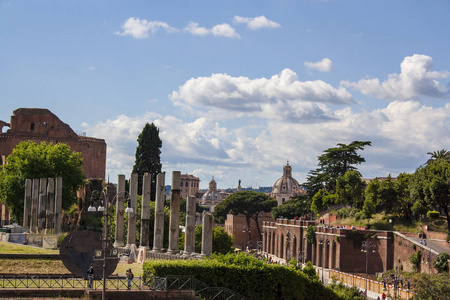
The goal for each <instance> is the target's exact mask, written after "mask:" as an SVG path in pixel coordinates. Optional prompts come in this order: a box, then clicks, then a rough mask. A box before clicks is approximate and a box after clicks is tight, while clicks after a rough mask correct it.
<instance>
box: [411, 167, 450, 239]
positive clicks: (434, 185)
mask: <svg viewBox="0 0 450 300" xmlns="http://www.w3.org/2000/svg"><path fill="white" fill-rule="evenodd" d="M413 177H415V178H416V179H417V180H411V182H413V183H418V186H412V185H410V188H411V198H412V199H413V200H414V201H415V202H416V203H415V204H414V205H417V206H421V207H422V210H424V211H428V210H433V209H434V208H435V207H439V208H440V209H441V210H442V211H443V212H444V214H445V216H446V217H447V232H448V233H450V213H449V209H448V207H449V205H450V162H449V161H447V160H444V159H437V160H434V161H433V162H431V163H428V164H427V165H426V166H424V167H419V168H418V169H417V170H416V172H415V173H414V175H413Z"/></svg>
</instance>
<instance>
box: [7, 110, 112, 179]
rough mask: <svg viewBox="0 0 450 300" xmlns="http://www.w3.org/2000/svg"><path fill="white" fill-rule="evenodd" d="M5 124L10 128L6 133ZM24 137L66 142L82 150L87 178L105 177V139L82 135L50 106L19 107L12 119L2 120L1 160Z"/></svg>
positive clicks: (77, 149)
mask: <svg viewBox="0 0 450 300" xmlns="http://www.w3.org/2000/svg"><path fill="white" fill-rule="evenodd" d="M5 126H7V127H9V129H8V130H7V131H6V132H4V133H3V127H5ZM22 141H33V142H36V143H41V142H46V143H47V144H50V143H53V144H56V143H64V144H67V145H68V146H69V147H70V149H71V150H72V151H76V152H80V153H81V157H82V158H83V160H84V163H83V170H84V174H85V175H86V177H87V178H88V179H102V180H103V179H104V178H105V168H106V143H105V140H104V139H97V138H92V137H85V136H79V135H78V134H76V133H75V132H74V131H73V130H72V129H71V128H70V126H69V125H67V124H66V123H63V122H62V121H61V120H60V119H59V118H58V117H57V116H56V115H54V114H53V113H52V112H51V111H49V110H48V109H41V108H19V109H16V110H15V111H14V112H13V116H11V122H10V123H6V122H4V121H0V156H1V157H2V163H4V162H5V159H6V157H7V156H8V155H9V154H11V152H12V151H13V149H14V148H15V147H16V145H17V144H19V143H20V142H22Z"/></svg>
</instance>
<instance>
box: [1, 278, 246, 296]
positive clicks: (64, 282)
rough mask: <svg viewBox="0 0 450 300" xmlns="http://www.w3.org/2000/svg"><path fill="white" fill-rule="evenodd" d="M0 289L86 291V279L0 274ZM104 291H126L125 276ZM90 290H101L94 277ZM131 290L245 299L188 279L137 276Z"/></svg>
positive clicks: (229, 291) (112, 281)
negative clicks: (171, 291) (173, 291)
mask: <svg viewBox="0 0 450 300" xmlns="http://www.w3.org/2000/svg"><path fill="white" fill-rule="evenodd" d="M0 288H1V289H8V288H9V289H64V290H66V289H88V280H87V279H85V278H80V277H68V276H61V275H59V276H55V275H53V276H52V275H44V276H43V275H0ZM105 288H106V289H107V290H126V289H127V288H128V284H127V280H126V277H112V278H107V280H106V286H105ZM92 289H93V290H101V289H103V281H102V280H98V278H96V279H95V280H94V282H93V286H92ZM131 289H132V290H157V291H170V290H193V291H195V295H196V296H198V297H201V298H202V299H207V300H225V299H227V300H248V299H249V298H247V297H245V296H242V295H240V294H238V293H236V292H234V291H232V290H230V289H228V288H225V287H210V286H209V285H208V284H206V283H204V282H202V281H200V280H197V279H195V278H193V277H192V276H167V277H157V276H152V277H150V279H149V280H147V281H146V282H144V280H143V279H142V278H141V277H135V278H134V279H133V280H132V281H131Z"/></svg>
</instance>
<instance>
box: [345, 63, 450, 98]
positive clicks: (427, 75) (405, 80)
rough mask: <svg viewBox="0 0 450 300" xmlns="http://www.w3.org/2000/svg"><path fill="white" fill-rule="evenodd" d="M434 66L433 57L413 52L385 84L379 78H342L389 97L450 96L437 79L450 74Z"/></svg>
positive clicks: (368, 90) (350, 84)
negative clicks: (434, 68)
mask: <svg viewBox="0 0 450 300" xmlns="http://www.w3.org/2000/svg"><path fill="white" fill-rule="evenodd" d="M432 69H433V59H432V58H431V57H430V56H427V55H419V54H414V55H412V56H407V57H405V59H404V60H403V62H402V63H401V65H400V74H390V75H389V76H388V79H387V80H386V81H384V82H382V83H380V80H379V79H378V78H372V79H361V80H359V81H358V82H349V81H341V85H342V86H345V87H353V88H355V89H357V90H359V91H361V92H362V93H363V94H366V95H372V96H375V97H378V98H381V99H387V100H408V99H418V98H420V97H421V96H425V97H433V98H448V97H449V96H450V92H449V90H448V89H446V88H445V87H444V86H442V85H441V84H440V83H439V81H438V79H443V78H448V77H449V75H450V73H449V72H448V71H442V72H437V71H432Z"/></svg>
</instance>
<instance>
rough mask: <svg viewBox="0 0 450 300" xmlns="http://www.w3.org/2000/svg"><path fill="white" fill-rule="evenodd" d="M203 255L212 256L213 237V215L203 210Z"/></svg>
mask: <svg viewBox="0 0 450 300" xmlns="http://www.w3.org/2000/svg"><path fill="white" fill-rule="evenodd" d="M202 227H203V228H202V253H201V255H202V256H210V255H211V253H212V237H213V216H212V214H210V213H208V212H203V226H202Z"/></svg>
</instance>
